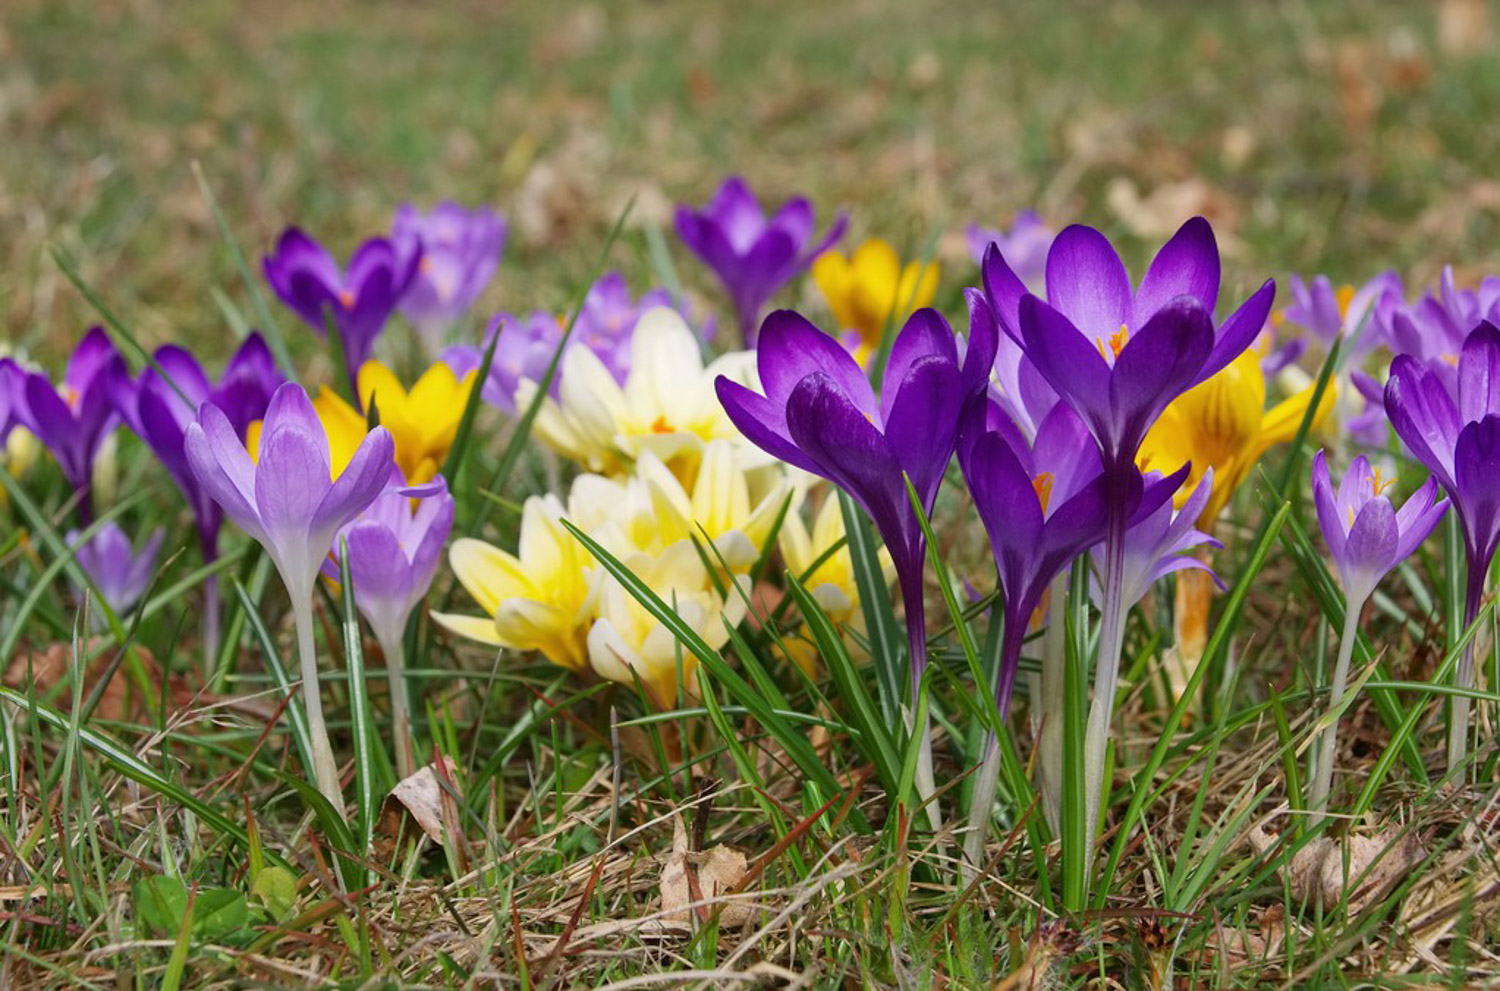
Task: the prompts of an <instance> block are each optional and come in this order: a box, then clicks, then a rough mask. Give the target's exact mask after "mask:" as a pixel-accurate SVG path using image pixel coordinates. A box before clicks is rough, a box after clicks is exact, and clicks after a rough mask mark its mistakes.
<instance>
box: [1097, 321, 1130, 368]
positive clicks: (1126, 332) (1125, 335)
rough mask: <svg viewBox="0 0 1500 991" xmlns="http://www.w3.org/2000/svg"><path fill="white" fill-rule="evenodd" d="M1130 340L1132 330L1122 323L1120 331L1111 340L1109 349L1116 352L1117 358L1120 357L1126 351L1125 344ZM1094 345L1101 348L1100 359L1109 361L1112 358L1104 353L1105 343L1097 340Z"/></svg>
mask: <svg viewBox="0 0 1500 991" xmlns="http://www.w3.org/2000/svg"><path fill="white" fill-rule="evenodd" d="M1128 340H1130V328H1129V327H1127V326H1125V325H1124V324H1123V323H1122V324H1120V329H1119V330H1118V331H1116V332H1115V333H1114V334H1111V335H1110V338H1109V349H1110V350H1111V351H1113V352H1114V356H1115V357H1116V358H1118V357H1119V356H1120V352H1121V351H1123V350H1125V342H1126V341H1128ZM1094 343H1095V344H1097V345H1098V346H1099V357H1101V358H1103V359H1104V360H1105V361H1108V360H1109V358H1110V356H1109V355H1107V354H1105V353H1104V342H1103V341H1102V340H1099V339H1098V338H1095V340H1094Z"/></svg>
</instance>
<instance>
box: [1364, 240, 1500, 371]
mask: <svg viewBox="0 0 1500 991" xmlns="http://www.w3.org/2000/svg"><path fill="white" fill-rule="evenodd" d="M1481 320H1488V321H1489V322H1490V323H1494V324H1500V276H1493V275H1492V276H1488V277H1486V278H1485V279H1484V280H1482V281H1481V282H1480V284H1479V287H1478V288H1477V289H1460V288H1458V286H1457V285H1456V284H1455V282H1454V278H1453V269H1452V267H1451V266H1449V267H1445V268H1444V269H1443V275H1442V279H1441V280H1440V281H1439V283H1438V288H1437V292H1436V293H1434V292H1432V291H1428V292H1426V293H1423V295H1422V298H1421V299H1419V300H1417V301H1416V302H1415V303H1411V304H1408V303H1406V302H1405V301H1404V300H1403V299H1402V298H1401V296H1400V294H1398V293H1390V294H1386V295H1384V296H1382V297H1381V298H1380V299H1379V301H1378V302H1377V304H1376V307H1375V321H1376V323H1377V324H1378V325H1379V329H1380V332H1381V336H1382V338H1383V340H1384V341H1385V343H1387V344H1389V345H1390V348H1391V350H1392V351H1393V352H1395V353H1396V354H1409V355H1413V356H1415V357H1417V358H1420V359H1421V360H1422V361H1425V362H1427V363H1429V364H1431V365H1433V366H1434V370H1436V371H1439V372H1440V373H1442V374H1444V375H1447V374H1448V373H1447V372H1443V371H1442V369H1441V367H1439V363H1443V364H1447V365H1448V366H1450V367H1451V366H1452V364H1453V362H1454V361H1455V360H1456V359H1457V357H1458V353H1459V351H1460V350H1462V348H1463V344H1464V340H1465V339H1466V338H1467V337H1468V336H1469V332H1470V331H1472V330H1473V329H1474V328H1475V327H1476V326H1477V325H1478V324H1479V322H1480V321H1481Z"/></svg>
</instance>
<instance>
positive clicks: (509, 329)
mask: <svg viewBox="0 0 1500 991" xmlns="http://www.w3.org/2000/svg"><path fill="white" fill-rule="evenodd" d="M671 305H672V296H671V294H670V293H668V292H667V291H666V290H665V289H651V290H648V291H647V292H645V293H643V294H642V295H641V297H640V299H638V300H637V299H633V298H632V297H631V294H630V286H629V285H628V284H627V283H626V281H625V277H624V276H623V275H621V274H620V273H618V272H608V273H606V274H605V275H604V276H602V277H601V278H600V279H599V281H597V282H595V283H594V284H593V285H592V286H591V287H589V291H588V293H587V294H586V295H585V296H584V299H583V305H582V307H581V309H580V310H579V312H578V320H577V322H576V323H575V324H574V326H573V334H572V336H571V337H569V338H568V346H569V347H573V346H575V345H581V346H583V347H586V348H588V349H589V350H591V351H593V352H594V354H595V355H597V356H598V357H599V360H600V361H602V362H603V363H604V367H605V368H606V369H608V371H609V373H610V374H611V375H612V376H613V377H614V379H615V381H616V382H619V383H620V384H621V385H624V384H625V379H626V377H627V376H628V375H629V374H630V341H631V338H632V336H633V335H634V333H635V325H636V323H637V322H639V321H640V318H641V314H642V313H645V312H646V311H647V310H649V309H651V308H653V307H656V306H671ZM565 329H566V324H565V322H564V319H563V318H559V317H557V316H555V315H554V314H551V313H548V312H547V311H546V310H535V311H533V312H532V314H531V316H529V317H526V318H524V319H523V318H522V317H519V316H516V315H514V314H510V313H500V314H497V315H496V316H495V318H494V319H493V320H491V321H490V326H489V329H488V330H487V331H485V336H484V341H485V343H484V344H483V345H479V346H475V345H468V344H465V345H456V346H454V347H450V348H447V349H445V350H444V351H443V363H444V364H446V365H447V366H448V367H449V368H452V369H453V373H454V374H455V375H458V376H463V375H467V374H468V373H469V372H471V371H473V370H475V369H477V368H478V367H479V366H480V365H481V364H483V362H484V351H485V348H487V347H489V342H490V340H491V339H492V338H493V337H494V335H495V334H496V333H499V334H500V343H499V344H497V345H495V356H494V358H493V359H492V360H491V361H490V374H489V377H488V378H487V379H486V380H485V383H484V386H483V387H482V389H481V391H480V395H481V396H482V397H483V398H484V400H485V402H487V403H489V404H490V405H492V406H495V407H497V408H499V409H502V410H504V411H506V412H507V413H512V414H514V413H515V412H516V387H517V386H518V385H520V383H521V380H522V379H529V380H530V381H532V382H540V381H541V380H542V376H543V375H545V374H546V372H547V366H548V365H550V364H551V363H552V356H553V355H554V354H555V353H556V352H557V348H558V346H559V345H560V344H561V343H562V335H563V331H564V330H565ZM561 380H562V364H561V363H559V364H558V368H557V374H555V375H553V377H552V386H551V394H552V396H553V398H554V399H555V398H556V397H557V389H558V386H559V385H560V384H561Z"/></svg>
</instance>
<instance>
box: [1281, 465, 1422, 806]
mask: <svg viewBox="0 0 1500 991" xmlns="http://www.w3.org/2000/svg"><path fill="white" fill-rule="evenodd" d="M1394 481H1395V479H1385V480H1382V479H1381V477H1380V472H1379V470H1378V469H1373V470H1372V469H1371V467H1370V462H1369V461H1368V460H1366V459H1365V457H1364V455H1360V456H1359V457H1357V458H1355V459H1354V463H1353V464H1351V465H1350V466H1349V470H1348V471H1347V472H1345V473H1344V478H1343V481H1341V482H1340V483H1339V485H1338V488H1337V489H1335V488H1334V485H1333V479H1332V478H1331V477H1330V476H1329V474H1328V462H1327V460H1326V459H1325V457H1324V454H1323V452H1322V451H1319V452H1318V454H1317V456H1316V457H1314V458H1313V466H1312V488H1313V501H1314V503H1315V505H1316V506H1317V509H1318V525H1319V526H1320V527H1321V528H1322V530H1323V541H1324V543H1326V544H1327V545H1328V553H1329V554H1330V555H1331V556H1332V557H1333V563H1334V566H1335V567H1336V568H1337V569H1338V573H1339V584H1340V585H1342V586H1343V588H1344V629H1343V634H1342V635H1341V637H1340V639H1339V654H1338V659H1337V661H1336V662H1335V663H1334V670H1333V681H1332V684H1331V685H1330V694H1329V697H1328V705H1329V709H1330V711H1336V710H1337V709H1338V708H1339V706H1340V705H1341V704H1342V702H1343V698H1344V691H1345V688H1346V687H1347V686H1348V682H1349V662H1350V660H1351V658H1352V657H1353V655H1354V641H1355V640H1356V639H1357V638H1358V636H1359V614H1360V613H1361V612H1362V611H1363V609H1364V604H1365V602H1366V601H1367V600H1368V599H1369V597H1370V595H1371V594H1372V593H1373V592H1374V591H1375V586H1376V585H1378V584H1380V580H1381V579H1382V578H1384V577H1385V576H1386V575H1387V574H1389V573H1390V571H1391V569H1392V568H1394V567H1395V566H1396V565H1398V564H1400V563H1401V562H1402V561H1404V560H1406V558H1408V557H1410V556H1411V554H1412V552H1413V551H1415V550H1416V549H1417V548H1418V547H1420V546H1421V545H1422V542H1423V541H1424V540H1426V539H1427V537H1428V536H1429V535H1430V534H1431V533H1432V531H1433V528H1434V527H1436V526H1437V525H1438V522H1439V521H1440V520H1441V519H1442V518H1443V513H1445V512H1447V510H1448V500H1446V499H1443V500H1439V499H1438V497H1437V480H1436V479H1434V478H1431V477H1429V478H1428V479H1427V481H1426V482H1424V483H1422V487H1421V488H1420V489H1418V490H1417V491H1416V492H1415V493H1413V494H1412V496H1411V498H1410V499H1407V500H1406V503H1405V505H1403V506H1402V507H1401V508H1400V509H1399V510H1397V509H1395V508H1394V507H1393V506H1392V505H1391V502H1390V500H1389V499H1388V498H1386V495H1385V491H1386V489H1387V488H1389V487H1390V485H1391V483H1392V482H1394ZM1337 741H1338V721H1337V720H1334V721H1333V722H1331V723H1330V724H1329V725H1328V726H1327V728H1326V729H1324V730H1323V733H1322V736H1321V739H1320V742H1319V747H1318V752H1317V753H1318V756H1317V760H1316V762H1315V767H1314V771H1313V781H1312V790H1311V791H1310V792H1309V797H1308V807H1309V808H1312V809H1321V808H1322V807H1323V805H1324V804H1325V803H1326V802H1327V800H1328V792H1329V789H1330V788H1331V786H1332V783H1333V760H1334V756H1335V755H1336V753H1337V749H1338V748H1337Z"/></svg>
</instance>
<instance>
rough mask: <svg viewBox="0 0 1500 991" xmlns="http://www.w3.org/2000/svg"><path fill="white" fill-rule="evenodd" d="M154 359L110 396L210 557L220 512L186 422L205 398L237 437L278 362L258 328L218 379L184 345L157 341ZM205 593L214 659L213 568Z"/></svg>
mask: <svg viewBox="0 0 1500 991" xmlns="http://www.w3.org/2000/svg"><path fill="white" fill-rule="evenodd" d="M154 360H155V362H156V364H155V365H154V366H151V365H148V366H147V367H146V368H145V369H143V370H142V371H141V374H140V377H139V378H138V379H137V380H136V381H135V382H130V381H129V380H121V381H120V382H119V383H118V386H119V389H118V392H117V394H116V397H115V402H116V405H117V406H118V408H119V410H120V415H121V416H122V417H123V418H124V420H125V422H126V423H127V424H128V425H129V426H130V428H131V429H132V430H133V431H135V433H136V435H137V436H138V437H140V438H141V440H143V441H145V442H146V445H147V446H148V447H150V448H151V450H152V452H153V453H154V454H155V455H156V457H157V459H158V460H159V461H161V463H162V465H163V467H165V468H166V469H167V473H168V474H170V475H171V476H172V481H174V482H176V483H177V487H178V489H180V490H181V491H182V495H183V497H184V498H185V499H187V503H188V506H189V508H191V509H192V511H193V521H194V523H195V524H196V526H197V530H198V546H199V549H200V550H201V551H202V554H203V561H204V563H205V564H207V563H211V562H213V561H214V560H216V559H217V558H218V556H219V527H220V526H221V525H222V524H223V522H224V512H223V510H222V509H220V508H219V504H218V503H217V502H216V501H215V500H214V498H213V497H212V496H211V495H209V494H208V493H207V492H206V491H204V489H203V487H202V486H200V485H199V484H198V479H197V476H195V475H194V474H193V470H192V468H191V467H190V466H189V464H188V458H187V450H186V448H185V447H184V438H185V436H186V434H187V429H188V425H189V424H191V423H192V422H193V421H194V419H196V418H197V415H198V408H199V407H200V406H202V405H203V404H204V403H210V404H212V405H213V406H215V407H217V408H218V409H219V410H221V411H222V412H223V413H224V415H225V416H226V417H227V418H228V420H229V423H230V425H231V427H232V428H233V429H234V432H235V435H236V436H237V437H239V438H240V440H241V442H242V443H243V441H244V437H245V433H246V431H247V430H248V429H249V427H250V423H251V421H253V420H259V419H260V418H261V417H263V416H265V413H266V406H267V405H268V404H269V403H270V401H271V393H272V392H274V391H275V390H276V387H277V386H279V385H280V384H281V383H282V381H283V378H282V374H281V369H280V367H278V366H277V364H276V359H275V358H273V357H272V356H271V352H270V349H269V348H267V347H266V342H265V341H264V340H262V339H261V336H260V335H259V334H256V333H252V334H251V335H250V336H249V337H247V338H245V340H244V342H243V343H242V344H241V345H240V346H239V349H238V350H236V351H235V353H234V356H233V357H231V358H230V359H229V363H228V364H227V365H226V366H225V367H224V374H223V375H221V376H220V377H219V381H218V382H217V383H214V382H212V381H211V380H210V379H209V377H208V375H207V374H206V373H205V372H204V371H203V367H202V366H201V365H199V364H198V360H197V359H196V358H194V357H193V355H192V354H191V353H190V352H189V351H187V350H186V349H184V348H181V347H178V346H177V345H175V344H168V345H165V346H164V347H162V348H159V349H158V350H157V352H156V354H155V355H154ZM158 368H159V369H160V371H158V370H157V369H158ZM163 373H165V377H164V376H163ZM203 593H204V607H203V653H204V657H205V659H206V661H207V662H208V663H213V660H214V658H215V657H216V656H217V651H218V645H219V595H218V577H217V576H216V575H209V576H208V577H207V578H205V579H204V584H203Z"/></svg>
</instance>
